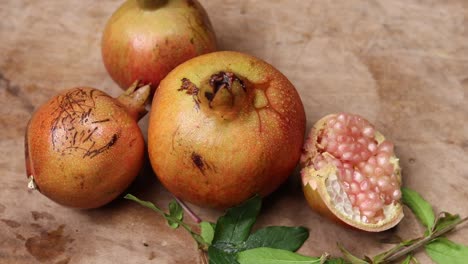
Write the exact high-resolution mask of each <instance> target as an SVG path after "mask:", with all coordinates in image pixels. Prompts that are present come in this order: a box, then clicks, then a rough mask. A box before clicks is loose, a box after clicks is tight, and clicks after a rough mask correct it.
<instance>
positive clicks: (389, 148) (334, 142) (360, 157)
mask: <svg viewBox="0 0 468 264" xmlns="http://www.w3.org/2000/svg"><path fill="white" fill-rule="evenodd" d="M316 140H317V142H316V144H315V145H314V146H313V143H312V142H308V144H306V151H308V149H309V150H310V148H316V151H312V152H315V155H314V157H313V158H312V159H311V160H310V162H311V164H310V165H309V166H308V167H306V168H305V169H304V170H303V171H302V173H303V181H304V184H307V183H309V184H310V183H311V182H309V181H307V179H310V176H311V175H313V174H322V175H327V177H326V178H325V181H324V183H325V187H326V190H327V193H328V195H329V197H330V200H331V203H332V204H333V205H334V207H335V209H336V210H337V211H339V212H340V213H341V214H343V215H345V216H346V217H347V218H349V219H352V220H353V221H359V222H361V223H366V224H380V223H382V222H383V221H385V220H386V217H387V216H389V215H393V214H395V210H396V206H395V205H396V204H398V203H399V200H400V198H401V191H400V187H401V179H400V176H399V166H398V159H397V158H396V157H395V155H394V151H393V144H392V143H391V142H389V141H387V140H385V139H384V137H383V136H382V135H381V134H380V133H379V132H377V131H375V129H374V127H373V126H372V125H371V124H370V123H369V122H368V121H367V120H365V119H364V118H362V117H360V116H357V115H351V114H346V113H342V114H338V115H334V116H331V117H329V118H327V120H326V123H325V124H324V125H323V127H322V128H321V130H320V131H319V134H318V136H317V139H316ZM312 185H313V184H311V186H312Z"/></svg>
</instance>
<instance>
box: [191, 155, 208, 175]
mask: <svg viewBox="0 0 468 264" xmlns="http://www.w3.org/2000/svg"><path fill="white" fill-rule="evenodd" d="M191 158H192V161H193V164H195V166H197V168H198V169H199V170H200V171H201V173H202V174H204V173H205V169H206V168H205V163H204V162H203V158H202V156H200V155H198V154H197V153H195V152H192V157H191Z"/></svg>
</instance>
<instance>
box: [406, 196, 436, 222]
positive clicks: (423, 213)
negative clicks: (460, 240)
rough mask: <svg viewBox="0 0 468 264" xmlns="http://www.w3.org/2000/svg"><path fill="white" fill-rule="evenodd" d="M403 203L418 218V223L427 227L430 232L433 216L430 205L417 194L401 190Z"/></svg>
mask: <svg viewBox="0 0 468 264" xmlns="http://www.w3.org/2000/svg"><path fill="white" fill-rule="evenodd" d="M402 193H403V203H405V204H406V205H407V206H408V207H409V208H410V209H411V210H412V211H413V213H414V214H415V215H416V217H418V219H419V221H421V223H422V224H423V225H424V226H426V227H427V229H428V230H432V227H433V226H434V221H435V216H434V211H433V210H432V207H431V205H430V204H429V203H428V202H427V201H426V200H424V198H422V197H421V195H419V194H418V193H417V192H415V191H413V190H411V189H408V188H404V187H403V188H402Z"/></svg>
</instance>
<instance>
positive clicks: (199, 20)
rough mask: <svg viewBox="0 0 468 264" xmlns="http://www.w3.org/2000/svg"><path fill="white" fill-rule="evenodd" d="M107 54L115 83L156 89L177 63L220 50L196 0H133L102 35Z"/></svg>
mask: <svg viewBox="0 0 468 264" xmlns="http://www.w3.org/2000/svg"><path fill="white" fill-rule="evenodd" d="M101 50H102V58H103V61H104V65H105V66H106V69H107V71H108V72H109V74H110V76H111V77H112V79H114V81H115V82H116V83H117V84H118V85H119V86H120V87H121V88H122V89H126V88H127V87H129V86H130V85H131V84H132V83H133V82H134V81H136V80H140V81H141V82H142V83H150V84H151V85H152V87H153V90H154V89H155V88H156V87H157V86H158V84H159V82H160V81H161V80H162V79H163V78H164V77H165V76H166V75H167V74H168V73H169V72H170V71H171V70H172V69H173V68H175V67H176V66H177V65H179V64H181V63H182V62H184V61H186V60H188V59H191V58H193V57H195V56H198V55H201V54H205V53H208V52H212V51H215V50H216V37H215V34H214V31H213V28H212V26H211V23H210V20H209V18H208V15H207V14H206V12H205V10H204V9H203V7H202V6H201V5H200V4H199V3H198V2H197V1H196V0H128V1H126V2H125V3H124V4H123V5H122V6H120V8H119V9H118V10H117V11H116V12H115V13H114V14H113V15H112V17H111V18H110V19H109V21H108V22H107V25H106V28H105V30H104V33H103V37H102V43H101Z"/></svg>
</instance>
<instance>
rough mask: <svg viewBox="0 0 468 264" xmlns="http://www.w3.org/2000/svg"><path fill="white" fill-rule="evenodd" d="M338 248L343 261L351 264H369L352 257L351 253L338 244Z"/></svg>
mask: <svg viewBox="0 0 468 264" xmlns="http://www.w3.org/2000/svg"><path fill="white" fill-rule="evenodd" d="M338 247H339V248H340V250H341V252H342V253H343V255H344V257H345V259H346V260H347V261H349V262H350V263H351V264H369V262H367V261H365V260H363V259H360V258H358V257H356V256H354V255H353V254H351V252H349V251H348V250H346V249H345V248H344V247H343V246H342V245H340V244H338Z"/></svg>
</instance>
